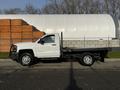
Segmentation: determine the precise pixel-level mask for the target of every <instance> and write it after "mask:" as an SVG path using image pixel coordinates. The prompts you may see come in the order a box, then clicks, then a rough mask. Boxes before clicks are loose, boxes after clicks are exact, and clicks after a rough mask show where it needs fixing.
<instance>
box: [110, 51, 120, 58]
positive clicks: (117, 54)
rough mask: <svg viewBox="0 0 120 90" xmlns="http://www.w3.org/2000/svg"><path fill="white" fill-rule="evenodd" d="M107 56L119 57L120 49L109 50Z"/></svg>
mask: <svg viewBox="0 0 120 90" xmlns="http://www.w3.org/2000/svg"><path fill="white" fill-rule="evenodd" d="M108 58H120V51H116V52H109V53H108Z"/></svg>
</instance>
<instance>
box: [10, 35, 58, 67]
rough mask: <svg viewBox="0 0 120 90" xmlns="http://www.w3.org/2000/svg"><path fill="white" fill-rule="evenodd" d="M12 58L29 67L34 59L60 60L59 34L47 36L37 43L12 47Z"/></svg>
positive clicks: (26, 43) (25, 43) (19, 44)
mask: <svg viewBox="0 0 120 90" xmlns="http://www.w3.org/2000/svg"><path fill="white" fill-rule="evenodd" d="M10 57H11V58H12V59H16V60H18V61H20V62H21V64H22V65H29V64H30V62H31V60H33V58H59V57H60V37H59V34H46V35H44V36H43V37H41V38H40V39H38V40H37V41H36V42H22V43H16V44H14V45H12V46H11V49H10Z"/></svg>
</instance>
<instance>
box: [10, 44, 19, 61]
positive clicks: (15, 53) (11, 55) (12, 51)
mask: <svg viewBox="0 0 120 90" xmlns="http://www.w3.org/2000/svg"><path fill="white" fill-rule="evenodd" d="M13 47H14V45H11V48H10V52H9V57H10V58H11V59H13V60H18V57H19V56H18V53H17V52H16V51H17V50H14V49H13Z"/></svg>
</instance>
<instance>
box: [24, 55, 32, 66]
mask: <svg viewBox="0 0 120 90" xmlns="http://www.w3.org/2000/svg"><path fill="white" fill-rule="evenodd" d="M30 61H31V58H30V57H29V56H28V55H25V56H23V57H22V63H23V64H25V65H27V64H29V63H30Z"/></svg>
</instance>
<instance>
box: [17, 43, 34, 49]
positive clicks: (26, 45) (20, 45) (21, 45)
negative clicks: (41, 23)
mask: <svg viewBox="0 0 120 90" xmlns="http://www.w3.org/2000/svg"><path fill="white" fill-rule="evenodd" d="M15 45H16V46H17V48H19V49H32V48H33V47H34V45H35V43H33V42H22V43H16V44H15Z"/></svg>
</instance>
